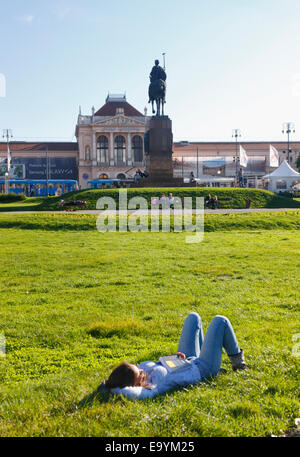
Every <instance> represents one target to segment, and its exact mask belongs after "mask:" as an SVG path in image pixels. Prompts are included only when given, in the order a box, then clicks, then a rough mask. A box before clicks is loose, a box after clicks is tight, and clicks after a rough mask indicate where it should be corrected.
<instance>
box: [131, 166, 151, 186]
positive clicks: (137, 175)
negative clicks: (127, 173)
mask: <svg viewBox="0 0 300 457" xmlns="http://www.w3.org/2000/svg"><path fill="white" fill-rule="evenodd" d="M148 176H149V173H148V172H147V171H146V170H144V171H141V170H140V169H138V170H136V172H135V175H134V177H133V179H134V182H135V183H138V182H139V181H140V180H141V178H148Z"/></svg>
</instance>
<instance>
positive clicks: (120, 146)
mask: <svg viewBox="0 0 300 457" xmlns="http://www.w3.org/2000/svg"><path fill="white" fill-rule="evenodd" d="M115 159H116V162H117V165H123V164H125V162H126V143H125V138H124V137H123V136H122V135H118V136H116V138H115Z"/></svg>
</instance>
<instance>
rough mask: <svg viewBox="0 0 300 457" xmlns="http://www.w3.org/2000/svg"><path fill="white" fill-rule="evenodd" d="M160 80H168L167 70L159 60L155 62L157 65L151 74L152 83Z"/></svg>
mask: <svg viewBox="0 0 300 457" xmlns="http://www.w3.org/2000/svg"><path fill="white" fill-rule="evenodd" d="M158 79H162V80H163V81H166V79H167V74H166V72H165V70H164V69H163V68H162V67H161V66H160V65H159V60H155V65H154V67H152V70H151V73H150V82H151V83H154V82H155V81H157V80H158Z"/></svg>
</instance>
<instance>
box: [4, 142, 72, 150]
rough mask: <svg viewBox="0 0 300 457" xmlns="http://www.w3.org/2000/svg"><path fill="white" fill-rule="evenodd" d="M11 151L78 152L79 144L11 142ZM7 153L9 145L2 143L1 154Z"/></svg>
mask: <svg viewBox="0 0 300 457" xmlns="http://www.w3.org/2000/svg"><path fill="white" fill-rule="evenodd" d="M9 145H10V150H11V151H12V152H14V151H45V150H46V148H48V150H49V151H78V143H77V142H71V141H70V142H57V141H53V142H27V141H10V143H9ZM1 151H5V152H6V151H7V143H6V142H0V152H1Z"/></svg>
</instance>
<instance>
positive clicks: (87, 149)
mask: <svg viewBox="0 0 300 457" xmlns="http://www.w3.org/2000/svg"><path fill="white" fill-rule="evenodd" d="M84 159H85V160H91V148H90V147H89V146H86V147H85V154H84Z"/></svg>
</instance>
